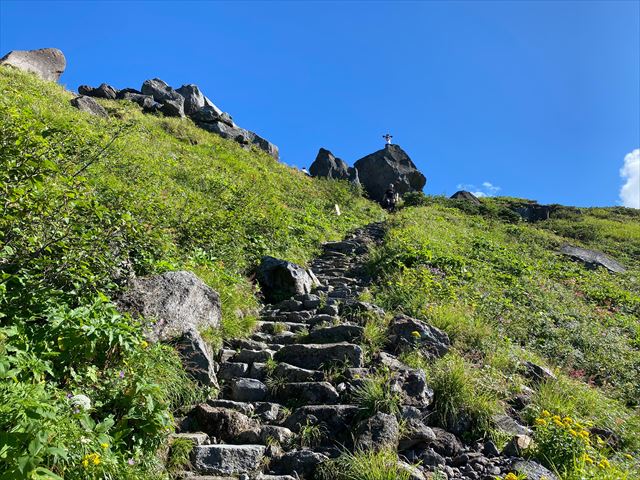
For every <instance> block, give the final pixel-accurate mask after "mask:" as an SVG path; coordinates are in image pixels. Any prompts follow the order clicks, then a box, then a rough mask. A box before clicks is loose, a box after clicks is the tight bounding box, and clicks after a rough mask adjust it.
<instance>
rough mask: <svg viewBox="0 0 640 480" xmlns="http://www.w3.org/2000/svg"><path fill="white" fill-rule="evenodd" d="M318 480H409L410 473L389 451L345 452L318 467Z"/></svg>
mask: <svg viewBox="0 0 640 480" xmlns="http://www.w3.org/2000/svg"><path fill="white" fill-rule="evenodd" d="M316 476H318V477H319V478H320V480H409V479H410V478H411V474H410V472H408V471H407V470H405V469H403V468H402V467H400V466H399V465H398V454H397V453H396V452H394V451H391V450H382V451H379V452H374V451H356V452H354V453H351V452H348V451H345V452H344V453H342V454H341V455H340V456H339V457H338V458H336V459H333V460H329V461H327V462H325V463H322V464H321V465H320V466H319V472H318V473H316Z"/></svg>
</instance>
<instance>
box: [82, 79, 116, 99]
mask: <svg viewBox="0 0 640 480" xmlns="http://www.w3.org/2000/svg"><path fill="white" fill-rule="evenodd" d="M78 93H79V94H80V95H85V96H87V97H96V98H106V99H107V100H115V99H116V98H117V96H118V90H116V89H115V88H113V87H112V86H111V85H107V84H106V83H102V84H100V86H99V87H95V88H94V87H90V86H88V85H80V86H79V87H78Z"/></svg>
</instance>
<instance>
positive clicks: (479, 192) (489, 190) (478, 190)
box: [458, 182, 501, 197]
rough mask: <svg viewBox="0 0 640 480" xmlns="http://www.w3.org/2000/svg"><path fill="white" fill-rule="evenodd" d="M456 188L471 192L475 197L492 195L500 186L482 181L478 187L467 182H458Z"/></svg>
mask: <svg viewBox="0 0 640 480" xmlns="http://www.w3.org/2000/svg"><path fill="white" fill-rule="evenodd" d="M458 190H466V191H467V192H471V193H473V194H474V195H475V196H476V197H493V196H494V195H496V194H497V193H498V192H499V191H500V190H501V188H500V187H496V186H495V185H494V184H493V183H491V182H482V185H481V186H479V187H478V186H476V185H472V184H468V183H459V184H458Z"/></svg>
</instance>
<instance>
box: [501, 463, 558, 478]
mask: <svg viewBox="0 0 640 480" xmlns="http://www.w3.org/2000/svg"><path fill="white" fill-rule="evenodd" d="M511 470H513V471H515V472H518V473H520V474H522V475H524V476H525V478H526V479H527V480H558V476H557V475H556V474H555V473H553V472H551V471H550V470H549V469H548V468H545V467H543V466H542V465H540V464H539V463H537V462H534V461H533V460H519V459H516V460H515V461H514V462H513V463H512V464H511Z"/></svg>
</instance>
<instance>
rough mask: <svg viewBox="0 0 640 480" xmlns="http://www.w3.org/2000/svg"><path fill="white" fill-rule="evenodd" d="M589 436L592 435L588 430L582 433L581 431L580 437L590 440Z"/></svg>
mask: <svg viewBox="0 0 640 480" xmlns="http://www.w3.org/2000/svg"><path fill="white" fill-rule="evenodd" d="M589 435H590V433H589V431H588V430H581V431H580V436H581V437H582V438H589Z"/></svg>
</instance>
